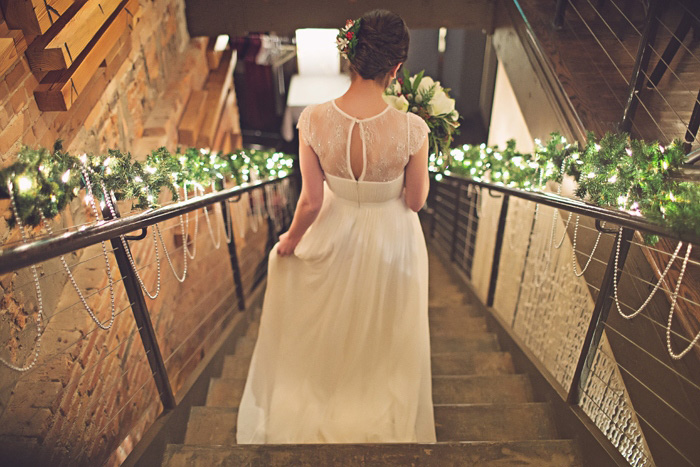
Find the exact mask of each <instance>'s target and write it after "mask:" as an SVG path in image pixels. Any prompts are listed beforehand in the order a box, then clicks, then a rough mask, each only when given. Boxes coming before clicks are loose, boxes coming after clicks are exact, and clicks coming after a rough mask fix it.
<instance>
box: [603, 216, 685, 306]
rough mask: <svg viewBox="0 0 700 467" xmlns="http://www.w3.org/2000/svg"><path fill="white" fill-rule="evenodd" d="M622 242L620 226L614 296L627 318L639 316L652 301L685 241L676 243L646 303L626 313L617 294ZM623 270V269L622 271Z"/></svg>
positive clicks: (616, 252) (616, 304)
mask: <svg viewBox="0 0 700 467" xmlns="http://www.w3.org/2000/svg"><path fill="white" fill-rule="evenodd" d="M621 243H622V227H620V230H619V231H618V233H617V246H616V250H615V276H614V277H613V291H614V296H615V306H616V307H617V311H618V312H619V313H620V316H622V317H623V318H625V319H632V318H634V317H635V316H637V315H638V314H639V313H641V312H642V310H644V308H646V307H647V305H648V304H649V302H651V299H652V297H654V295H655V294H656V291H657V290H659V287H660V286H661V283H662V282H663V280H664V278H665V277H666V274H668V271H669V270H670V269H671V266H672V265H673V263H674V262H675V261H676V258H677V257H678V252H679V251H680V250H681V246H682V245H683V242H678V245H676V250H675V251H674V252H673V255H672V256H671V260H670V261H669V262H668V264H667V265H666V268H665V269H664V272H663V273H662V274H661V277H659V280H658V281H657V282H656V285H655V286H654V289H653V290H652V291H651V293H650V294H649V296H648V297H647V299H646V300H644V303H642V306H640V307H639V308H637V309H636V310H635V311H634V312H633V313H631V314H629V315H626V314H625V313H624V312H623V311H622V308H620V300H619V298H618V295H617V293H618V292H617V283H618V281H619V279H618V276H617V270H618V264H619V263H620V244H621ZM620 272H622V271H620Z"/></svg>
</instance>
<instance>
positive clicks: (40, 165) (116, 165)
mask: <svg viewBox="0 0 700 467" xmlns="http://www.w3.org/2000/svg"><path fill="white" fill-rule="evenodd" d="M292 165H293V158H292V156H289V155H286V154H282V153H278V152H274V151H256V150H245V149H241V150H238V151H235V152H232V153H228V154H224V153H217V152H210V151H208V150H200V149H194V148H189V149H186V150H184V152H181V151H180V150H179V149H178V151H176V152H175V154H171V153H170V152H169V151H168V150H167V149H166V148H159V149H156V150H154V151H153V152H151V154H149V155H148V156H147V157H146V159H145V160H144V161H135V160H133V159H132V157H131V154H130V153H128V152H121V151H118V150H109V151H108V153H107V154H106V155H87V154H83V155H81V156H78V157H76V156H73V155H70V154H68V153H67V152H65V151H63V148H62V146H61V142H60V141H58V142H57V143H56V144H55V145H54V148H53V150H51V151H50V150H48V149H46V148H40V149H31V148H27V147H24V148H22V149H21V150H20V152H19V154H18V155H17V161H16V162H15V163H13V164H12V165H10V166H8V167H6V168H4V169H2V170H0V198H9V197H10V189H11V190H12V194H13V195H14V200H15V204H16V206H17V212H18V214H19V217H20V220H21V221H22V223H23V224H25V225H29V226H37V225H39V224H40V223H41V214H43V215H44V217H46V218H47V219H51V218H53V217H55V216H57V215H58V214H59V213H60V212H61V211H62V210H63V209H64V208H65V207H66V205H67V204H68V203H70V202H71V201H72V200H73V199H75V198H76V197H78V196H79V195H80V190H81V189H83V188H85V187H86V186H87V180H86V176H87V178H88V179H89V181H90V183H91V185H92V191H93V195H94V196H96V197H99V198H101V197H102V196H103V194H102V190H103V188H104V190H106V191H107V192H112V193H114V195H115V197H116V198H117V199H119V200H123V199H130V200H133V208H134V209H148V208H157V207H158V206H159V204H158V199H159V197H160V193H161V191H162V190H164V189H166V190H168V191H169V192H170V193H171V194H172V199H173V200H178V199H179V197H180V195H179V190H180V189H181V188H188V189H189V188H193V187H201V188H204V187H207V186H210V185H212V184H213V183H216V182H217V181H222V180H225V179H226V178H227V177H230V178H233V179H234V180H235V181H236V183H237V184H241V183H244V182H248V181H251V180H254V179H261V178H266V177H276V176H285V175H287V174H288V173H289V172H291V169H292ZM9 223H10V226H13V225H14V224H15V223H16V219H15V218H14V214H13V215H12V217H10V219H9Z"/></svg>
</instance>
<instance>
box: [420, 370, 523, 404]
mask: <svg viewBox="0 0 700 467" xmlns="http://www.w3.org/2000/svg"><path fill="white" fill-rule="evenodd" d="M532 400H533V396H532V387H531V385H530V381H529V379H528V378H527V376H525V375H518V374H512V375H444V376H433V403H435V404H469V403H489V404H497V403H511V404H512V403H517V402H531V401H532Z"/></svg>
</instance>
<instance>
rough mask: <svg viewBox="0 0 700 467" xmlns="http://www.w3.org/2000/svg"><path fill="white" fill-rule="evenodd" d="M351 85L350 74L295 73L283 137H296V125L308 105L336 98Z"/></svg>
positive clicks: (289, 95)
mask: <svg viewBox="0 0 700 467" xmlns="http://www.w3.org/2000/svg"><path fill="white" fill-rule="evenodd" d="M349 87H350V76H348V75H343V74H338V75H294V76H292V79H291V81H290V83H289V93H288V94H287V109H286V110H285V111H284V117H283V119H282V137H283V138H284V139H285V141H292V140H293V139H294V125H296V123H297V121H299V115H301V112H302V110H304V109H305V108H306V107H307V106H309V105H313V104H321V103H323V102H327V101H329V100H331V99H336V98H338V97H340V96H342V95H343V94H345V91H347V90H348V88H349Z"/></svg>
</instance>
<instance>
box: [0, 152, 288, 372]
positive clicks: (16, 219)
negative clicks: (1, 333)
mask: <svg viewBox="0 0 700 467" xmlns="http://www.w3.org/2000/svg"><path fill="white" fill-rule="evenodd" d="M292 166H293V159H292V157H291V156H289V155H286V154H283V153H279V152H275V151H257V150H239V151H236V152H232V153H227V154H224V153H219V152H211V151H208V150H199V149H188V150H185V151H184V152H176V153H175V154H171V153H170V152H169V151H168V150H167V149H165V148H160V149H157V150H155V151H153V152H152V153H151V154H149V155H148V156H147V157H146V159H145V160H144V161H143V162H139V161H134V160H133V159H132V157H131V155H130V154H129V153H125V152H121V151H115V150H112V151H109V152H108V154H106V155H103V156H89V155H87V154H83V155H80V156H78V157H75V156H71V155H69V154H68V153H66V152H64V151H63V150H62V147H61V145H60V142H59V143H57V144H56V145H55V146H54V148H53V150H52V151H49V150H47V149H30V148H23V149H22V150H21V151H20V153H19V154H18V157H17V161H16V162H15V163H14V164H12V165H10V166H9V167H7V168H5V169H3V170H0V197H6V198H9V199H10V206H11V208H12V209H11V217H10V218H9V223H10V225H11V226H15V225H16V226H17V227H18V228H19V230H20V233H21V239H22V243H23V244H27V243H29V242H30V241H31V239H30V237H29V235H28V234H27V229H26V226H29V227H37V226H40V225H41V226H43V228H44V230H45V231H46V232H47V233H48V234H49V235H53V229H52V227H51V222H50V221H49V219H53V218H55V217H56V216H58V215H59V214H60V213H61V212H62V210H63V209H65V207H66V206H67V205H68V204H69V203H70V202H71V201H73V200H74V199H76V198H78V197H79V196H81V194H82V196H83V201H84V202H85V204H86V205H87V206H88V207H89V208H91V211H92V214H93V216H94V217H95V220H96V221H99V220H100V214H99V209H98V201H99V205H100V208H102V209H104V208H105V207H106V208H108V209H109V212H110V214H111V216H112V218H115V217H117V212H116V206H115V204H114V200H113V198H114V199H122V200H132V202H133V208H134V209H148V208H157V207H158V206H159V205H158V202H159V201H158V200H159V199H160V197H161V196H160V195H161V191H163V190H164V189H167V190H169V191H170V193H171V195H172V199H173V200H174V201H178V200H180V199H183V198H184V200H185V201H186V200H187V199H188V192H189V191H190V190H192V191H193V193H194V195H195V196H197V195H203V194H204V192H205V189H206V188H207V187H212V189H218V188H219V187H225V183H226V181H228V180H235V181H236V183H237V184H241V183H244V182H249V181H255V180H259V179H263V178H274V177H284V176H286V175H287V174H288V173H290V171H291V170H292ZM285 182H288V180H282V186H281V187H279V188H281V190H280V193H277V192H276V190H277V187H273V186H271V185H265V186H264V187H263V189H264V190H265V191H266V193H267V199H268V200H271V199H272V198H273V196H274V195H275V194H277V195H281V197H282V200H283V202H285V203H286V200H287V199H288V197H289V194H288V193H285V192H287V191H288V188H289V186H288V183H285ZM180 190H181V191H182V193H183V195H182V197H181V195H180ZM244 195H246V196H245V201H246V204H247V206H245V208H247V211H246V213H248V214H250V215H252V211H251V207H250V205H251V204H253V205H254V206H255V210H256V216H255V230H256V231H257V224H258V223H259V222H260V219H258V217H264V214H265V213H266V214H267V215H268V216H270V218H271V219H272V220H273V221H274V222H275V225H277V224H279V221H278V219H276V213H275V210H274V206H270V204H269V203H270V202H269V201H268V205H266V206H262V199H260V197H251V196H250V195H249V194H248V193H244ZM251 200H255V202H253V203H251V202H250V201H251ZM245 208H244V209H245ZM271 208H273V209H271ZM204 216H205V221H206V224H207V229H208V231H209V235H210V237H211V239H212V242H213V244H214V248H216V249H219V248H220V247H221V244H222V242H221V229H222V228H224V227H223V221H222V218H221V216H218V218H219V223H218V225H217V229H216V230H217V233H218V235H217V236H215V235H214V230H215V228H214V227H212V222H211V220H210V218H209V211H208V209H207V208H204ZM183 217H185V218H186V220H184V219H183ZM239 217H240V216H236V218H237V225H238V226H239V229H243V231H244V230H245V227H242V226H241V224H242V222H241V220H240V219H238V218H239ZM246 217H249V216H246ZM179 221H180V233H181V235H182V245H183V246H182V251H183V269H182V273H178V272H177V271H176V269H175V267H174V265H173V262H172V259H171V257H170V254H169V253H168V250H167V248H166V246H165V241H164V240H163V235H162V233H161V230H160V228H159V226H158V224H155V225H154V229H153V243H154V248H155V253H156V264H157V277H156V284H155V287H154V290H155V291H154V292H153V293H151V292H150V291H149V290H148V289H147V287H146V285H145V283H144V281H143V279H142V278H141V276H140V274H139V272H138V270H139V268H137V266H136V264H135V261H134V258H133V256H132V255H131V253H130V250H129V249H128V248H126V239H125V237H124V236H123V235H122V236H121V242H122V244H123V245H124V247H125V249H126V250H125V251H126V252H127V256H128V259H129V262H130V264H131V267H132V269H133V271H134V273H135V275H136V278H137V280H138V283H139V285H140V286H141V288H142V289H143V290H144V292H145V293H146V295H147V296H148V297H149V298H151V299H155V298H156V297H158V295H159V293H160V291H161V262H160V256H159V254H158V239H159V240H160V243H161V246H162V249H163V252H164V254H165V257H166V259H167V262H168V264H169V266H170V269H171V271H172V273H173V275H174V276H175V278H176V279H177V280H178V281H179V282H184V280H185V279H186V277H187V269H188V268H187V258H188V257H189V258H190V259H192V260H194V258H195V256H196V251H197V250H196V248H197V233H198V230H199V229H198V224H199V217H198V216H195V229H194V239H193V241H192V251H190V247H189V245H188V242H187V238H186V232H187V231H188V230H189V214H187V215H186V216H183V215H180V216H179ZM243 223H244V221H243ZM225 237H226V242H227V243H230V242H231V240H232V238H233V232H232V226H231V225H230V223H229V225H227V226H226V227H225ZM102 253H103V257H104V261H105V268H106V272H107V275H108V278H109V286H108V288H109V293H110V304H111V314H110V319H109V321H107V322H102V321H100V320H99V319H98V317H97V315H96V313H95V310H93V309H92V308H91V307H90V306H89V304H88V302H87V299H86V298H85V296H84V295H83V293H82V291H81V289H80V287H79V286H78V284H77V282H76V280H75V278H74V276H73V273H72V271H71V269H70V267H69V266H68V264H67V262H66V260H65V258H64V257H63V256H61V257H60V260H61V264H62V265H63V268H64V269H65V271H66V274H67V277H68V278H69V280H70V282H71V284H72V286H73V288H74V289H75V291H76V293H77V294H78V296H79V298H80V301H81V303H82V305H83V307H84V309H85V310H86V311H87V312H88V314H89V315H90V318H91V319H92V321H94V322H95V324H96V325H97V326H98V327H99V328H100V329H103V330H109V329H110V328H111V327H112V324H113V323H114V319H115V315H116V313H115V298H114V297H115V295H114V281H113V280H112V273H111V267H110V262H109V258H108V254H107V249H106V246H105V242H102ZM31 270H32V275H33V279H34V285H35V289H36V297H37V305H38V307H37V318H36V338H35V340H34V341H35V343H34V347H33V349H32V352H31V356H30V357H29V358H28V360H27V361H26V362H25V364H24V365H16V364H14V363H13V362H10V361H7V360H6V359H4V358H2V357H0V362H1V363H3V364H4V365H5V366H7V367H8V368H11V369H13V370H16V371H20V372H24V371H29V370H30V369H32V368H33V367H34V366H35V365H36V363H37V361H38V359H39V353H40V348H41V337H42V335H43V331H42V323H43V321H44V317H43V308H44V303H43V296H42V293H41V286H40V283H39V277H38V274H37V272H36V266H34V265H32V266H31Z"/></svg>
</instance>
